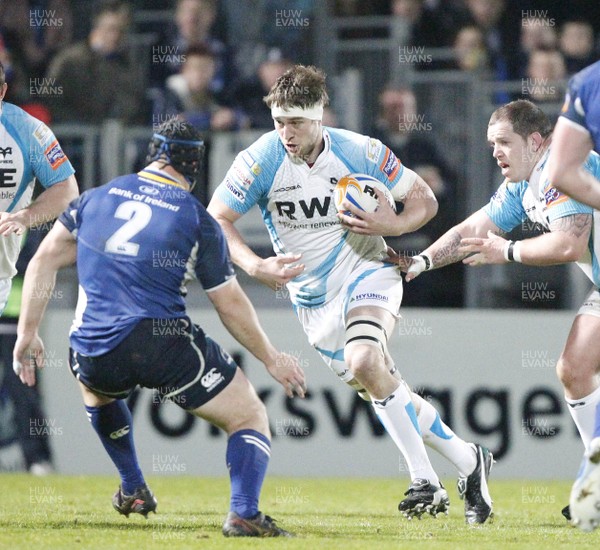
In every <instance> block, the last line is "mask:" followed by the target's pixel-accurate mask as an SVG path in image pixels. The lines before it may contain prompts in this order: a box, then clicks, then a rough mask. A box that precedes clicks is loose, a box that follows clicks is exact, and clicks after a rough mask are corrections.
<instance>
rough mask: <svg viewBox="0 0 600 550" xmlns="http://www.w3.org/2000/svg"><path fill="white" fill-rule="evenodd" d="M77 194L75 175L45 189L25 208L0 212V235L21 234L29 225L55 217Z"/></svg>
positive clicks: (32, 225)
mask: <svg viewBox="0 0 600 550" xmlns="http://www.w3.org/2000/svg"><path fill="white" fill-rule="evenodd" d="M78 194H79V189H78V187H77V180H76V179H75V176H69V177H68V178H67V179H66V180H63V181H61V182H59V183H56V184H54V185H53V186H52V187H49V188H48V189H46V190H45V191H44V192H43V193H41V194H40V195H39V197H38V198H37V199H36V200H35V201H34V202H32V203H31V204H30V205H29V206H27V207H26V208H23V209H22V210H19V211H18V212H14V213H11V214H9V213H8V212H2V213H1V214H0V235H10V234H11V233H17V234H18V235H21V234H22V233H24V231H25V230H26V229H27V228H29V227H34V226H37V225H41V224H43V223H45V222H48V221H50V220H53V219H55V218H56V217H57V216H58V215H59V214H60V213H61V212H62V211H63V210H64V209H65V208H66V207H67V205H68V204H69V203H70V202H71V201H72V200H73V199H74V198H75V197H77V195H78Z"/></svg>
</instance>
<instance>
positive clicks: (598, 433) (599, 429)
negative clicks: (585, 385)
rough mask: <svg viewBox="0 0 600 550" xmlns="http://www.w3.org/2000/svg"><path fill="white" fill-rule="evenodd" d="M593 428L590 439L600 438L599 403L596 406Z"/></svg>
mask: <svg viewBox="0 0 600 550" xmlns="http://www.w3.org/2000/svg"><path fill="white" fill-rule="evenodd" d="M594 426H595V427H594V437H592V439H594V438H595V437H600V403H598V404H597V405H596V424H595V425H594Z"/></svg>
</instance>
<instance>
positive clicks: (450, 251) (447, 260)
mask: <svg viewBox="0 0 600 550" xmlns="http://www.w3.org/2000/svg"><path fill="white" fill-rule="evenodd" d="M461 239H462V236H461V234H460V233H459V232H458V231H457V230H456V229H455V228H453V229H451V230H450V231H448V233H446V235H445V236H444V238H443V240H442V243H440V244H441V246H440V247H439V248H436V249H435V251H434V252H433V254H432V256H431V263H432V264H433V265H434V266H435V267H442V266H445V265H448V264H453V263H454V262H459V261H460V260H462V259H463V258H464V257H465V256H467V254H460V253H459V252H458V247H459V246H460V241H461Z"/></svg>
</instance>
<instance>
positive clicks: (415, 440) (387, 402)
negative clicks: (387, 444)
mask: <svg viewBox="0 0 600 550" xmlns="http://www.w3.org/2000/svg"><path fill="white" fill-rule="evenodd" d="M373 409H375V414H376V415H377V416H378V417H379V420H380V421H381V423H382V424H383V426H384V427H385V429H386V431H387V433H388V434H389V435H390V437H391V438H392V439H393V440H394V443H395V444H396V447H398V449H400V452H401V453H402V455H403V456H404V460H405V461H406V464H407V466H408V470H409V472H410V479H411V481H414V480H415V479H417V478H421V479H428V480H429V481H430V482H431V483H432V484H433V485H438V486H439V485H440V480H439V478H438V476H437V475H436V473H435V471H434V470H433V466H432V465H431V462H430V461H429V457H428V456H427V451H426V449H425V445H424V444H423V438H422V437H421V434H420V432H419V425H418V421H417V413H416V412H415V406H414V405H413V403H412V401H411V395H410V393H409V392H408V390H407V389H406V387H405V386H404V384H400V386H398V388H396V390H395V391H394V392H393V393H391V394H390V395H389V396H388V397H386V398H385V399H381V400H375V399H373Z"/></svg>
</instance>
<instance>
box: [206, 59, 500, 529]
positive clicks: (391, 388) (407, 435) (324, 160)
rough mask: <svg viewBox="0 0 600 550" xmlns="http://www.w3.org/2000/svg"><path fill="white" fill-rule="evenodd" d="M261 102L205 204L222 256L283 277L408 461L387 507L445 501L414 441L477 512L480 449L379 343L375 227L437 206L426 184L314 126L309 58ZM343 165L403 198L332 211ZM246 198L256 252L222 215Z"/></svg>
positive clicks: (374, 148) (394, 297) (485, 465)
mask: <svg viewBox="0 0 600 550" xmlns="http://www.w3.org/2000/svg"><path fill="white" fill-rule="evenodd" d="M265 102H266V104H267V105H268V106H269V108H270V109H271V112H272V116H273V120H274V123H275V131H272V132H269V133H267V134H265V135H263V136H262V137H261V138H259V139H258V140H257V141H256V142H255V143H253V144H252V145H251V146H250V147H248V148H247V149H246V150H244V151H242V152H241V153H240V154H239V155H238V156H237V157H236V159H235V161H234V163H233V165H232V166H231V168H230V170H229V171H228V172H227V175H226V176H225V179H224V181H223V182H222V183H221V185H220V186H219V187H218V189H217V190H216V192H215V194H214V196H213V198H212V201H211V203H210V205H209V208H208V211H209V212H210V213H211V214H212V215H213V216H214V217H215V218H216V219H217V221H218V222H219V223H220V224H221V226H222V227H223V229H224V232H225V235H226V236H227V239H228V242H229V247H230V251H231V256H232V259H233V261H234V262H235V263H236V264H237V265H239V266H240V267H241V268H242V269H243V270H244V271H246V272H247V273H248V274H250V275H251V276H253V277H256V278H257V279H259V280H260V281H262V282H264V283H266V284H267V285H270V286H271V287H274V288H275V287H277V286H278V285H286V287H287V289H288V291H289V293H290V298H291V301H292V303H293V304H294V309H295V311H296V313H297V315H298V318H299V320H300V322H301V324H302V326H303V328H304V331H305V333H306V335H307V337H308V340H309V342H310V343H311V345H312V346H313V347H314V348H315V349H316V350H317V351H318V352H319V353H320V355H321V356H322V358H323V359H324V361H325V363H326V364H327V365H328V366H329V367H330V368H331V369H332V370H333V371H334V372H335V373H336V374H337V376H338V377H339V378H340V379H341V380H342V381H344V382H346V383H347V384H349V385H350V386H352V387H353V388H355V389H356V390H357V391H359V392H360V393H361V396H363V397H364V398H366V399H368V400H370V401H371V402H372V405H373V407H374V410H375V412H376V414H377V416H378V417H379V419H380V420H381V422H382V424H383V425H384V426H385V428H386V430H387V432H388V434H389V435H390V436H391V438H392V439H393V440H394V442H395V444H396V445H397V447H398V448H399V449H400V451H401V452H402V454H403V456H404V458H405V460H406V463H407V465H408V469H409V472H410V476H411V484H410V487H409V489H408V491H407V492H406V493H405V495H406V498H405V499H403V500H402V501H401V502H400V504H399V510H400V511H401V512H402V513H403V514H404V515H405V516H407V517H409V518H410V517H413V516H417V517H420V516H421V514H423V513H424V512H429V513H430V514H431V515H433V516H435V515H436V514H438V513H439V512H446V511H447V509H448V504H449V502H448V495H447V493H446V491H445V489H444V488H443V485H442V484H441V482H440V480H439V478H438V476H437V475H436V473H435V471H434V470H433V468H432V466H431V463H430V461H429V458H428V456H427V452H426V450H425V447H424V442H425V443H426V444H428V445H429V446H431V447H432V448H434V449H436V450H437V451H439V452H440V453H441V454H442V455H444V456H445V457H447V458H448V459H449V460H450V461H451V462H452V463H453V464H454V465H455V467H456V468H457V470H458V472H459V489H460V492H461V496H462V497H463V498H464V499H465V517H466V519H467V521H468V522H469V523H483V522H484V521H485V520H486V519H487V518H488V517H489V515H490V514H491V510H492V508H491V504H492V503H491V499H490V496H489V491H488V488H487V475H488V474H489V470H490V468H491V465H492V461H493V459H492V455H491V453H490V452H489V451H488V450H487V449H485V448H484V447H481V446H479V445H474V444H471V443H467V442H465V441H463V440H462V439H460V438H459V437H458V436H456V435H455V434H454V433H453V432H452V430H451V429H450V428H449V427H448V426H446V425H445V424H444V423H443V422H442V421H441V419H440V417H439V414H438V413H437V411H436V410H435V408H434V407H433V406H432V405H431V403H428V402H427V401H425V400H424V399H422V398H421V397H419V396H418V395H416V394H414V393H412V392H411V390H410V389H409V387H408V386H407V385H406V384H405V383H404V382H403V381H402V379H401V377H400V375H399V374H398V372H397V371H396V369H395V367H394V362H393V360H392V358H391V357H390V354H389V353H388V350H387V341H388V338H389V337H390V336H391V335H392V334H393V332H394V326H395V323H396V320H397V318H398V313H399V308H400V302H401V299H402V279H401V275H400V273H399V272H398V270H397V269H395V268H394V267H393V266H390V265H389V264H385V263H383V262H382V258H383V256H384V255H385V250H386V245H385V241H384V240H383V238H382V237H381V236H382V235H402V234H404V233H410V232H412V231H415V230H417V229H419V228H420V227H421V226H423V225H424V224H425V223H427V222H428V221H429V220H430V219H431V218H432V217H433V216H434V215H435V213H436V211H437V202H436V200H435V197H434V195H433V193H432V192H431V190H430V189H429V187H428V186H427V184H426V183H425V182H424V181H423V179H422V178H420V177H419V176H418V175H417V174H415V172H413V171H412V170H410V169H408V168H406V167H405V166H403V165H402V164H401V163H400V161H399V160H398V159H397V158H396V156H395V155H394V153H393V152H392V151H391V150H390V149H389V148H388V147H386V146H385V145H383V144H382V143H381V142H380V141H379V140H376V139H371V138H369V137H367V136H363V135H360V134H356V133H354V132H349V131H346V130H340V129H334V128H324V127H323V126H322V123H321V120H322V116H323V108H324V107H325V106H326V105H327V103H328V95H327V91H326V87H325V75H324V73H323V72H322V71H320V70H319V69H316V68H314V67H305V66H302V65H296V66H294V67H293V68H291V69H290V70H288V71H287V72H286V73H285V74H284V75H282V76H281V77H280V78H279V79H278V80H277V82H276V83H275V84H274V85H273V87H272V88H271V90H270V92H269V94H268V96H267V97H266V98H265ZM349 173H366V174H369V175H371V176H373V177H375V178H377V179H378V180H379V181H381V182H382V183H383V184H384V185H386V186H387V188H388V189H389V190H390V191H391V193H392V196H393V197H394V199H395V200H396V201H399V202H402V203H403V210H402V212H401V213H400V214H396V213H395V212H394V210H393V209H392V207H391V206H389V205H388V204H387V203H386V201H385V200H381V199H383V194H382V193H379V192H378V196H379V198H380V207H379V208H378V209H377V211H376V212H375V213H373V214H365V213H361V218H359V217H350V216H346V215H342V214H338V212H337V211H336V209H335V206H334V203H333V200H332V193H333V189H334V187H335V184H336V182H337V181H338V180H339V179H340V178H341V177H343V176H345V175H347V174H349ZM255 204H258V205H259V207H260V208H261V211H262V215H263V219H264V221H265V224H266V226H267V229H268V230H269V233H270V236H271V241H272V243H273V247H274V250H275V252H276V256H274V257H270V258H260V257H259V256H257V255H256V254H255V253H254V252H253V251H252V250H251V249H250V248H249V247H248V246H247V245H246V244H245V243H244V240H243V238H242V236H241V235H240V233H239V232H238V231H237V230H236V228H235V226H234V223H235V222H236V220H238V219H239V218H240V217H241V216H243V215H244V214H246V213H247V212H248V211H249V209H250V208H251V207H252V206H254V205H255ZM346 207H347V209H348V210H350V211H351V212H353V213H354V214H355V215H358V214H359V213H360V212H359V211H358V210H356V209H354V208H353V207H352V206H351V205H346Z"/></svg>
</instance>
